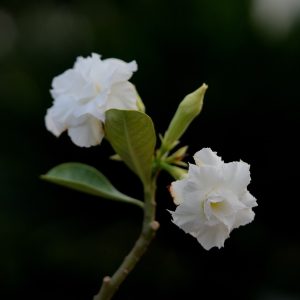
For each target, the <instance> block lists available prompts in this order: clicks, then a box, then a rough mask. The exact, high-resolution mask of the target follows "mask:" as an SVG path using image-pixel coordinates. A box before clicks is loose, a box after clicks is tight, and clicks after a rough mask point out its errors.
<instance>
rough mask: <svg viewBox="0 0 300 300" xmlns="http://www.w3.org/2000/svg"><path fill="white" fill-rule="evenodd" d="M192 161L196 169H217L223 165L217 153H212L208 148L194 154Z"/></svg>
mask: <svg viewBox="0 0 300 300" xmlns="http://www.w3.org/2000/svg"><path fill="white" fill-rule="evenodd" d="M194 160H195V162H196V165H197V166H198V167H201V166H205V165H207V166H216V167H217V166H219V165H221V164H222V163H223V161H222V159H221V157H219V156H218V155H217V153H216V152H214V151H212V150H211V149H210V148H203V149H201V150H200V151H198V152H196V153H195V155H194Z"/></svg>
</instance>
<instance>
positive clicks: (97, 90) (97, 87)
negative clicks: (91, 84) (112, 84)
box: [95, 83, 101, 93]
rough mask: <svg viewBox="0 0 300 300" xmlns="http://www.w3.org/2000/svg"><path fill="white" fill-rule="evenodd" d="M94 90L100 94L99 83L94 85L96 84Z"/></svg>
mask: <svg viewBox="0 0 300 300" xmlns="http://www.w3.org/2000/svg"><path fill="white" fill-rule="evenodd" d="M95 89H96V92H97V93H100V92H101V87H100V84H99V83H96V84H95Z"/></svg>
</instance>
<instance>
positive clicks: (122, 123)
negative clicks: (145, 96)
mask: <svg viewBox="0 0 300 300" xmlns="http://www.w3.org/2000/svg"><path fill="white" fill-rule="evenodd" d="M105 134H106V137H107V138H108V140H109V142H110V143H111V145H112V147H113V148H114V150H115V151H116V152H117V154H119V155H120V157H121V158H122V160H123V161H124V162H125V163H126V164H127V166H128V167H129V168H130V169H131V170H132V171H133V172H135V173H136V174H137V175H138V176H139V178H140V179H141V180H142V182H143V183H144V184H147V183H148V182H149V180H150V178H151V169H152V159H153V154H154V148H155V143H156V136H155V131H154V127H153V123H152V120H151V118H150V117H149V116H147V115H146V114H144V113H141V112H139V111H134V110H118V109H110V110H108V111H107V112H106V120H105Z"/></svg>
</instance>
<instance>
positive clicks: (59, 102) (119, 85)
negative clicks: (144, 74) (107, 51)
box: [45, 53, 138, 147]
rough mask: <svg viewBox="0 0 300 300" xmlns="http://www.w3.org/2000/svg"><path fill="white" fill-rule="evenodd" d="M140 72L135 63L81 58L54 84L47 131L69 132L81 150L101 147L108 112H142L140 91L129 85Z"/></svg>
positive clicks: (91, 57)
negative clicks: (138, 102) (103, 126)
mask: <svg viewBox="0 0 300 300" xmlns="http://www.w3.org/2000/svg"><path fill="white" fill-rule="evenodd" d="M136 70H137V64H136V62H135V61H133V62H130V63H126V62H124V61H122V60H120V59H114V58H112V59H105V60H101V56H100V55H98V54H96V53H93V54H92V55H91V56H89V57H86V58H84V57H78V58H77V60H76V62H75V64H74V67H73V68H72V69H69V70H67V71H65V72H63V73H62V74H61V75H58V76H57V77H55V78H54V79H53V81H52V89H51V91H50V92H51V95H52V97H53V98H54V101H53V106H52V107H51V108H50V109H48V111H47V115H46V118H45V122H46V127H47V129H48V130H49V131H51V132H52V133H53V134H54V135H56V136H59V135H60V134H61V133H62V132H63V131H64V130H67V129H68V132H69V136H70V137H71V139H72V141H73V142H74V143H75V144H76V145H78V146H81V147H89V146H94V145H97V144H99V143H100V142H101V140H102V137H103V128H102V125H103V124H101V122H102V123H104V122H105V112H106V111H107V110H108V109H111V108H116V109H127V110H131V109H132V110H137V109H138V107H137V100H138V95H137V92H136V90H135V87H134V86H133V85H132V84H131V83H130V82H128V80H129V79H130V77H131V76H132V74H133V72H134V71H136ZM96 120H97V121H96ZM80 134H82V135H84V136H80Z"/></svg>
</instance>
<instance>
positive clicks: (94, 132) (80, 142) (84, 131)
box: [68, 117, 104, 147]
mask: <svg viewBox="0 0 300 300" xmlns="http://www.w3.org/2000/svg"><path fill="white" fill-rule="evenodd" d="M68 134H69V136H70V138H71V140H72V142H73V143H74V144H75V145H77V146H79V147H90V146H95V145H98V144H100V143H101V141H102V139H103V137H104V130H103V126H102V123H101V122H100V121H99V120H97V119H96V118H94V117H89V118H88V119H87V120H86V122H84V123H83V124H81V125H78V126H76V127H70V128H69V129H68Z"/></svg>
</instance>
